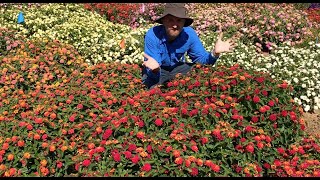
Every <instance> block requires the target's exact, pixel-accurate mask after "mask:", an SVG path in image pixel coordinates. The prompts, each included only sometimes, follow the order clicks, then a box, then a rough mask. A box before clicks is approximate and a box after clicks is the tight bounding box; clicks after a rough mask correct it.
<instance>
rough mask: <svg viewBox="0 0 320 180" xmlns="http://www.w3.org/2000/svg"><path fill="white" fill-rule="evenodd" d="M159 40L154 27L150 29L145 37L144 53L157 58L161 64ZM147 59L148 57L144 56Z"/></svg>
mask: <svg viewBox="0 0 320 180" xmlns="http://www.w3.org/2000/svg"><path fill="white" fill-rule="evenodd" d="M158 41H159V40H158V39H157V38H156V37H155V34H154V33H153V29H150V30H149V31H148V32H147V33H146V35H145V37H144V53H146V54H147V55H149V56H151V57H152V58H153V59H155V60H156V61H157V62H158V63H159V65H160V66H161V55H160V51H159V47H158V44H157V42H158ZM144 60H145V61H146V60H147V59H146V58H144Z"/></svg>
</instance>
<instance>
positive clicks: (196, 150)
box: [191, 145, 199, 152]
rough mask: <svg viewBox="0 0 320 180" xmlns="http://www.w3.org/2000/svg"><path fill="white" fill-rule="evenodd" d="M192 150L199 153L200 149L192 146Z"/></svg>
mask: <svg viewBox="0 0 320 180" xmlns="http://www.w3.org/2000/svg"><path fill="white" fill-rule="evenodd" d="M191 149H192V151H194V152H198V151H199V149H198V147H197V146H196V145H193V146H191Z"/></svg>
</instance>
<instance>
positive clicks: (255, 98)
mask: <svg viewBox="0 0 320 180" xmlns="http://www.w3.org/2000/svg"><path fill="white" fill-rule="evenodd" d="M252 100H253V102H254V103H258V102H259V101H260V98H259V97H258V96H253V99H252Z"/></svg>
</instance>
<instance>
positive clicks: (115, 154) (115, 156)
mask: <svg viewBox="0 0 320 180" xmlns="http://www.w3.org/2000/svg"><path fill="white" fill-rule="evenodd" d="M111 154H112V157H113V160H114V161H116V162H119V161H121V155H120V153H119V152H112V153H111Z"/></svg>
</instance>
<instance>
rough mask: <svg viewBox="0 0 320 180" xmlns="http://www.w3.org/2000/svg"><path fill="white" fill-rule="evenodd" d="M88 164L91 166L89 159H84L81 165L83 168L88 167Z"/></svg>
mask: <svg viewBox="0 0 320 180" xmlns="http://www.w3.org/2000/svg"><path fill="white" fill-rule="evenodd" d="M90 164H91V161H90V160H89V159H85V160H84V161H83V162H82V165H83V166H85V167H88V166H89V165H90Z"/></svg>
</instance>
